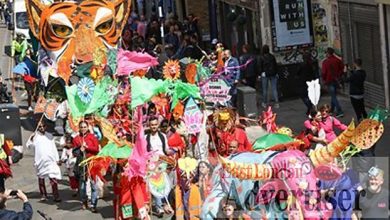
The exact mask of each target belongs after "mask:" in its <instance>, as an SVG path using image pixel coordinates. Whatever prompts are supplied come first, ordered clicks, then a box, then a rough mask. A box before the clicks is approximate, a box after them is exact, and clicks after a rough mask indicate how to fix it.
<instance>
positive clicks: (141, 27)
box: [137, 15, 147, 38]
mask: <svg viewBox="0 0 390 220" xmlns="http://www.w3.org/2000/svg"><path fill="white" fill-rule="evenodd" d="M146 26H147V22H146V19H145V15H141V16H140V19H139V21H138V25H137V33H138V34H139V35H140V36H142V38H145V36H146Z"/></svg>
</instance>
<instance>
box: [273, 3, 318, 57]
mask: <svg viewBox="0 0 390 220" xmlns="http://www.w3.org/2000/svg"><path fill="white" fill-rule="evenodd" d="M270 2H271V15H272V24H273V25H272V26H273V31H272V35H273V45H274V50H276V51H281V50H287V49H290V48H291V47H296V46H312V45H313V37H312V25H311V20H310V17H311V10H310V8H311V6H310V0H270Z"/></svg>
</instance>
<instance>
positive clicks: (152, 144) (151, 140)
mask: <svg viewBox="0 0 390 220" xmlns="http://www.w3.org/2000/svg"><path fill="white" fill-rule="evenodd" d="M158 128H159V121H158V118H157V117H154V116H152V117H150V119H149V129H150V133H149V134H147V135H146V136H145V139H146V142H147V151H148V152H153V155H155V156H169V155H173V154H174V153H175V151H173V150H172V149H170V148H169V146H168V140H167V136H165V134H163V133H162V132H160V131H159V130H158ZM152 198H153V202H154V206H153V207H152V212H154V213H155V215H157V216H158V217H162V216H163V215H164V213H165V211H164V209H163V207H166V206H167V203H168V201H166V200H165V199H161V198H157V197H155V196H152Z"/></svg>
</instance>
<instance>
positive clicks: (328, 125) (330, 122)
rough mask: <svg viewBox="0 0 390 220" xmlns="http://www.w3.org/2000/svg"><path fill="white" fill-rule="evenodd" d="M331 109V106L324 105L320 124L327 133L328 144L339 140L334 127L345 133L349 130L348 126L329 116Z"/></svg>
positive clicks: (321, 109)
mask: <svg viewBox="0 0 390 220" xmlns="http://www.w3.org/2000/svg"><path fill="white" fill-rule="evenodd" d="M329 111H330V107H329V105H323V106H322V107H321V108H320V112H321V117H322V121H321V122H320V126H321V128H322V129H324V131H325V135H326V141H327V142H328V143H330V142H332V141H333V140H334V139H336V138H337V135H336V133H335V132H334V127H336V128H338V129H340V130H341V131H344V130H345V129H347V126H346V125H345V124H343V123H341V122H340V121H339V120H338V119H337V118H335V117H333V116H331V115H329Z"/></svg>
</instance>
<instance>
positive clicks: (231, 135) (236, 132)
mask: <svg viewBox="0 0 390 220" xmlns="http://www.w3.org/2000/svg"><path fill="white" fill-rule="evenodd" d="M216 133H217V139H218V145H219V146H217V151H218V153H219V154H220V155H222V156H229V155H228V153H227V152H228V148H229V144H230V142H232V141H234V140H236V141H237V142H238V149H237V152H238V153H239V152H250V151H252V144H251V143H250V142H249V140H248V137H247V135H246V133H245V130H243V129H242V128H233V129H232V130H230V131H221V130H219V129H217V131H216Z"/></svg>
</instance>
